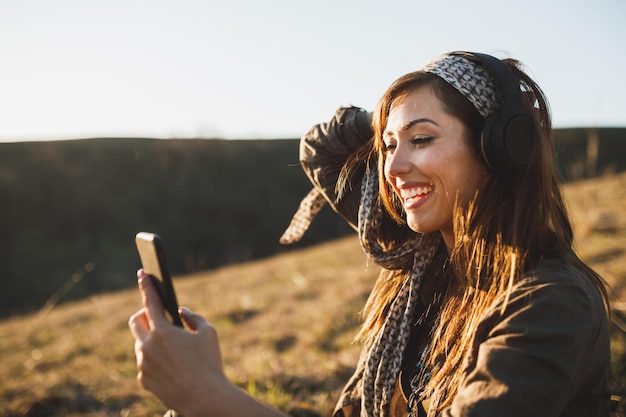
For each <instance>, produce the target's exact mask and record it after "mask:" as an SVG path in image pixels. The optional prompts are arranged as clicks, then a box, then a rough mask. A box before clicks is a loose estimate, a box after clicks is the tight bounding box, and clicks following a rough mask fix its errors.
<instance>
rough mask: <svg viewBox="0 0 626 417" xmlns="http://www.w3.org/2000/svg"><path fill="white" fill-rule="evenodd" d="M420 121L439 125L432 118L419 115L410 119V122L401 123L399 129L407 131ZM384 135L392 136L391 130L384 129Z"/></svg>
mask: <svg viewBox="0 0 626 417" xmlns="http://www.w3.org/2000/svg"><path fill="white" fill-rule="evenodd" d="M420 123H430V124H433V125H435V126H439V124H438V123H437V122H435V121H434V120H433V119H429V118H427V117H420V118H417V119H414V120H411V121H410V122H406V123H405V124H403V125H402V127H401V128H400V130H401V131H407V130H409V129H410V128H412V127H413V126H415V125H417V124H420ZM383 135H384V136H393V132H391V131H390V130H385V131H384V132H383Z"/></svg>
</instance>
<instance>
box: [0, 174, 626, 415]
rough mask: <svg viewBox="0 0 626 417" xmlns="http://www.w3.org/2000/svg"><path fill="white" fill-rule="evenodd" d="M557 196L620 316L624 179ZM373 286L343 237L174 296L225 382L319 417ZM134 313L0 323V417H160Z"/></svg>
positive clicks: (101, 309)
mask: <svg viewBox="0 0 626 417" xmlns="http://www.w3.org/2000/svg"><path fill="white" fill-rule="evenodd" d="M566 191H567V197H568V201H569V204H570V206H571V208H572V213H573V215H574V218H575V220H576V222H575V223H576V231H577V249H578V250H579V252H580V253H581V254H582V256H583V257H584V258H585V259H586V260H587V261H588V262H589V263H590V264H591V265H592V266H593V267H594V268H596V270H598V271H599V272H600V273H601V274H602V275H603V276H604V278H605V279H606V280H607V282H608V283H609V284H610V285H611V296H612V297H613V299H614V305H615V307H616V308H617V309H619V310H626V306H624V305H622V300H623V301H626V217H625V216H624V214H623V211H624V209H625V208H626V204H625V203H626V174H620V175H614V176H608V177H603V178H599V179H594V180H590V181H584V182H577V183H575V184H570V185H568V186H567V189H566ZM376 274H377V268H376V267H375V266H373V265H368V263H367V260H366V258H365V256H364V255H363V254H362V252H361V249H360V247H359V244H358V242H357V240H356V239H355V238H354V237H350V238H346V239H342V240H339V241H335V242H330V243H327V244H323V245H319V246H316V247H314V248H309V249H305V250H301V251H297V252H292V253H289V254H283V255H279V256H275V257H272V258H270V259H267V260H262V261H258V262H253V263H247V264H242V265H238V266H232V267H226V268H222V269H218V270H214V271H208V272H206V273H199V274H195V275H191V276H186V277H176V283H175V285H176V287H177V290H178V293H179V300H180V301H181V303H182V304H184V305H187V306H189V307H191V308H192V309H194V310H196V311H198V312H199V313H201V314H203V315H205V316H206V317H207V318H208V319H209V320H210V321H211V322H212V323H213V324H214V325H215V326H216V327H217V329H218V332H219V335H220V339H221V344H222V353H223V356H224V361H225V369H226V372H227V374H228V376H229V377H230V378H231V379H232V380H233V381H234V382H236V383H237V384H238V385H240V386H241V387H243V388H244V389H246V390H248V391H250V392H251V393H252V394H254V395H256V396H258V397H259V398H261V399H262V400H264V401H266V402H268V403H270V404H272V405H274V406H276V407H279V408H281V409H283V410H286V411H288V412H290V413H291V414H293V415H296V416H316V415H328V414H329V412H330V411H331V409H332V407H333V406H334V402H335V399H336V398H337V395H338V392H339V390H340V389H341V387H342V386H343V384H344V383H345V381H346V379H347V378H348V377H349V376H350V375H351V372H352V369H353V367H354V365H355V364H356V360H357V357H358V353H359V346H358V345H355V344H352V343H351V341H352V338H353V337H354V335H355V332H356V329H357V327H358V324H359V317H358V313H359V311H360V309H361V308H362V306H363V304H364V302H365V299H366V297H367V294H368V292H369V290H370V288H371V286H372V284H373V282H374V279H375V277H376ZM85 279H88V277H86V278H85ZM128 279H129V280H133V279H134V271H128ZM139 307H140V300H139V295H138V293H137V292H136V291H134V290H129V291H122V292H118V293H114V294H107V295H99V296H93V297H91V298H89V299H86V300H83V301H81V302H76V303H71V304H65V305H61V306H57V307H55V308H53V309H51V310H48V309H46V310H42V311H40V312H39V313H37V314H32V315H28V316H21V317H13V318H10V319H6V320H4V321H2V322H0V358H1V365H0V398H1V399H2V400H1V402H0V417H9V416H30V417H33V416H38V417H42V416H155V415H156V416H158V415H162V413H163V412H164V411H165V410H164V408H163V406H162V405H161V404H160V403H159V402H158V401H157V400H156V399H154V398H153V397H152V396H151V395H150V394H148V393H145V392H143V391H141V390H140V389H139V387H138V385H137V382H136V379H135V377H136V369H135V358H134V353H133V340H132V337H131V336H130V333H129V331H128V327H127V321H128V317H129V316H130V315H131V314H132V313H133V312H134V311H136V310H137V309H138V308H139ZM614 321H615V326H614V327H613V343H612V349H613V371H614V376H613V378H614V386H615V390H616V391H617V392H618V393H621V394H622V395H626V391H625V390H626V338H625V337H624V333H623V331H622V330H620V327H621V328H622V329H624V330H626V324H624V323H626V320H624V319H623V318H622V316H621V315H620V314H619V313H617V314H616V315H615V319H614ZM620 415H621V414H620Z"/></svg>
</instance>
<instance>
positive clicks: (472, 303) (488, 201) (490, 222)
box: [340, 59, 608, 408]
mask: <svg viewBox="0 0 626 417" xmlns="http://www.w3.org/2000/svg"><path fill="white" fill-rule="evenodd" d="M504 62H505V63H506V64H507V65H509V66H510V67H511V69H512V70H513V71H514V73H515V74H516V76H517V77H518V78H519V79H520V81H521V86H522V91H524V97H525V104H524V105H525V108H526V110H527V112H528V113H529V114H531V115H532V118H533V121H534V126H535V129H534V130H535V131H534V137H532V138H530V137H529V138H528V144H529V146H530V149H531V157H530V162H529V166H528V167H526V168H519V169H518V168H512V169H511V170H509V171H507V172H506V173H498V172H496V173H492V174H491V175H490V176H489V180H488V182H487V184H486V185H485V188H483V189H482V190H480V191H478V190H477V193H476V196H475V198H474V199H473V200H472V201H471V202H470V203H469V204H466V205H465V206H463V205H457V206H456V207H455V211H454V221H453V224H454V233H455V243H454V247H453V249H452V250H451V253H449V261H448V265H449V267H450V275H452V276H453V279H452V282H451V285H450V286H449V287H448V290H447V292H446V293H445V294H444V297H443V301H442V304H441V314H440V316H439V318H438V320H437V322H436V324H435V327H434V329H433V333H432V338H433V339H432V341H431V343H430V346H431V351H430V352H429V355H428V361H427V363H428V365H429V366H431V367H434V368H435V370H434V371H433V374H432V377H431V380H430V382H429V385H428V387H427V394H429V395H430V396H431V397H432V398H433V399H434V400H435V401H436V404H437V407H438V408H443V407H446V406H449V405H450V403H451V401H452V399H453V398H454V395H455V394H456V392H457V389H458V386H459V382H460V380H461V378H462V376H463V369H464V366H463V359H464V357H465V355H466V353H467V352H468V350H469V348H470V346H471V343H472V339H473V337H474V335H475V333H476V330H477V326H478V324H479V323H480V321H481V319H482V318H483V317H484V315H485V313H486V312H487V310H488V309H489V308H491V307H492V306H493V305H494V303H495V301H496V299H499V298H503V299H504V300H508V294H509V292H510V290H511V288H512V286H513V285H514V283H515V282H517V281H519V280H520V279H521V277H522V276H523V275H524V274H525V273H530V272H531V271H532V269H533V267H534V266H535V265H537V263H538V262H539V261H540V259H541V257H542V256H544V255H551V256H557V257H561V258H562V259H563V260H564V261H565V262H569V263H571V264H573V265H575V266H576V267H577V268H579V269H581V270H583V271H585V272H586V275H587V276H589V277H591V279H592V280H593V281H594V283H595V285H597V287H598V288H599V290H600V291H601V293H602V294H603V296H604V299H605V304H606V305H608V302H607V300H608V297H607V294H606V289H605V287H604V283H603V281H602V279H601V278H600V277H599V276H598V275H597V274H596V273H595V272H594V271H593V270H592V269H591V268H589V267H588V266H587V265H586V264H584V263H583V262H582V260H581V259H580V257H579V256H578V255H577V254H576V253H575V251H574V249H573V247H572V244H573V231H572V226H571V223H570V220H569V216H568V213H567V210H566V206H565V203H564V200H563V195H562V191H561V188H560V181H559V178H558V174H557V168H556V161H555V152H554V144H553V139H552V124H551V117H550V111H549V108H548V103H547V101H546V99H545V96H544V94H543V92H542V91H541V89H540V88H539V86H538V85H537V84H536V83H535V82H534V81H533V80H532V79H531V78H530V77H529V76H528V75H526V73H525V72H523V71H522V70H521V64H520V63H519V62H518V61H515V60H512V59H506V60H504ZM423 86H428V87H429V88H431V90H432V91H433V93H434V94H435V96H436V97H437V98H438V99H439V100H440V101H441V103H442V105H443V108H444V110H445V111H446V112H448V113H449V114H450V115H452V116H454V117H456V118H458V119H459V120H460V121H461V122H462V123H463V124H464V125H465V127H466V130H467V132H469V137H467V138H465V139H466V140H467V141H468V142H469V144H470V147H471V149H473V150H474V155H473V156H474V157H476V158H479V156H478V155H479V150H478V138H479V137H480V134H481V130H482V127H483V125H484V119H483V118H482V117H481V116H480V115H479V114H478V112H477V110H476V109H475V108H474V107H473V105H472V104H471V103H470V102H469V101H468V100H467V99H466V98H465V97H463V96H462V95H461V94H460V93H459V92H458V91H456V90H455V89H454V88H453V87H451V86H450V85H448V84H447V83H446V82H445V81H443V80H442V79H441V78H439V77H438V76H436V75H433V74H430V73H424V72H419V71H417V72H413V73H409V74H407V75H405V76H403V77H401V78H399V79H398V80H397V81H396V82H394V84H392V85H391V87H390V88H389V89H388V90H387V92H386V93H385V94H384V96H383V97H382V98H381V100H380V101H379V103H378V106H377V108H376V111H375V112H374V117H373V127H374V133H375V137H374V141H373V142H370V143H368V144H367V145H366V146H365V147H364V148H362V149H361V150H359V151H358V152H357V153H356V154H355V157H354V159H353V160H351V161H349V162H348V164H347V165H346V167H345V170H344V173H343V176H342V178H343V179H344V181H345V178H348V177H349V176H350V173H351V172H352V171H353V169H354V167H356V166H357V165H358V164H359V163H363V162H366V161H369V160H374V159H373V158H375V159H376V160H377V163H378V170H379V174H380V175H379V177H380V198H381V201H382V203H383V205H384V206H385V208H386V209H387V212H388V217H386V218H385V223H384V224H383V225H382V226H381V235H380V236H379V237H378V238H379V240H381V241H382V243H384V244H385V246H386V247H388V248H393V247H394V246H395V245H397V244H399V242H401V241H402V240H403V239H407V238H410V237H411V234H412V232H411V231H410V230H409V229H408V227H406V223H405V215H404V212H403V209H402V206H401V204H400V201H399V200H398V198H397V196H396V194H395V192H394V190H393V189H392V187H391V186H390V184H389V183H388V182H387V181H386V179H385V177H384V170H383V167H384V162H385V152H384V151H383V142H382V134H383V132H384V131H385V128H386V123H387V120H388V117H389V113H390V111H391V110H392V108H394V106H396V105H398V104H399V103H401V102H402V101H403V100H404V99H405V98H406V97H407V96H408V95H410V94H411V93H412V92H413V91H415V89H417V88H420V87H423ZM340 183H341V181H340ZM409 273H410V265H398V268H397V269H394V270H383V271H382V273H381V275H380V277H379V279H378V280H377V282H376V284H375V286H374V289H373V291H372V293H371V295H370V298H369V299H368V302H367V304H366V306H365V310H364V313H363V314H364V322H363V325H362V328H361V332H360V334H359V337H360V338H362V339H364V340H366V341H368V340H371V338H372V337H374V335H375V334H376V333H377V332H378V331H379V330H380V329H381V326H382V323H383V320H384V317H385V312H386V309H387V308H388V306H389V305H390V303H391V302H392V301H393V299H394V297H395V296H396V294H397V292H398V290H399V288H400V285H401V284H402V282H403V280H404V279H405V278H406V276H407V274H409ZM504 306H506V301H505V304H504ZM503 308H504V307H503Z"/></svg>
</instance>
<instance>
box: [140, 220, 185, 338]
mask: <svg viewBox="0 0 626 417" xmlns="http://www.w3.org/2000/svg"><path fill="white" fill-rule="evenodd" d="M135 244H136V245H137V251H138V252H139V257H140V258H141V265H142V268H143V270H144V272H145V273H146V274H148V276H149V277H150V279H151V280H152V282H153V283H154V286H155V287H156V289H157V291H158V293H159V297H160V298H161V302H162V303H163V307H164V308H165V311H166V312H167V315H169V317H170V320H171V321H172V323H174V324H175V325H176V326H179V327H183V322H182V320H181V319H180V315H179V314H178V301H177V300H176V293H175V292H174V285H173V284H172V277H171V276H170V273H169V269H168V268H167V261H166V259H165V249H164V248H163V242H162V241H161V238H160V237H159V235H156V234H154V233H149V232H139V233H137V235H136V236H135Z"/></svg>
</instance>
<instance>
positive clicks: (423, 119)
mask: <svg viewBox="0 0 626 417" xmlns="http://www.w3.org/2000/svg"><path fill="white" fill-rule="evenodd" d="M420 123H430V124H433V125H435V126H439V124H438V123H437V122H435V121H434V120H433V119H429V118H427V117H421V118H419V119H415V120H411V121H410V122H406V123H405V124H404V125H403V126H402V128H401V130H409V129H410V128H412V127H413V126H415V125H416V124H420Z"/></svg>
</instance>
